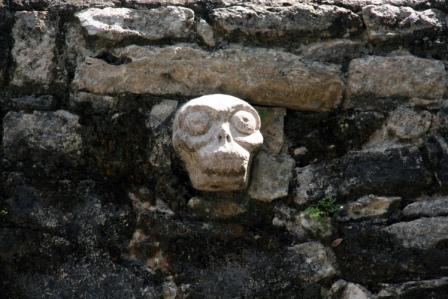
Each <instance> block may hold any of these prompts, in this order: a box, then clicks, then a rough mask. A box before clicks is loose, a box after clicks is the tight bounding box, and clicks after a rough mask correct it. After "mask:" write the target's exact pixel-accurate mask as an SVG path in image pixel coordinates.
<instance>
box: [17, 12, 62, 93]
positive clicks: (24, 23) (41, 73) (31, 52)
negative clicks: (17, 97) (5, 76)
mask: <svg viewBox="0 0 448 299" xmlns="http://www.w3.org/2000/svg"><path fill="white" fill-rule="evenodd" d="M12 34H13V38H14V47H13V48H12V57H13V59H14V62H15V65H16V67H15V69H14V73H13V74H12V81H11V84H13V85H17V86H24V85H27V84H34V85H37V84H41V85H43V86H44V87H48V86H49V85H50V83H51V81H52V79H53V70H54V67H55V65H54V61H53V59H54V54H55V53H54V51H55V45H56V41H55V35H56V28H55V25H54V23H53V20H52V19H51V17H50V15H49V14H48V12H45V11H39V12H38V11H23V12H16V14H15V24H14V27H13V31H12Z"/></svg>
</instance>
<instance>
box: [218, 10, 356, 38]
mask: <svg viewBox="0 0 448 299" xmlns="http://www.w3.org/2000/svg"><path fill="white" fill-rule="evenodd" d="M210 17H211V19H212V24H213V26H214V27H215V28H216V29H217V30H218V31H221V32H224V33H226V34H239V33H242V34H244V35H246V36H250V37H252V38H254V37H260V36H263V37H267V38H272V37H274V38H280V37H281V38H288V37H290V36H304V35H311V34H312V35H314V36H316V35H317V36H329V35H330V34H333V35H334V36H343V35H346V34H350V33H351V32H354V31H357V30H359V29H360V28H361V26H362V25H361V20H360V18H359V16H357V15H356V14H354V13H352V12H351V11H350V10H348V9H345V8H341V7H337V6H331V5H320V6H313V5H309V4H305V3H295V4H294V5H292V6H284V7H282V6H274V7H272V6H261V5H246V6H231V7H225V8H217V9H214V10H213V11H212V12H211V14H210Z"/></svg>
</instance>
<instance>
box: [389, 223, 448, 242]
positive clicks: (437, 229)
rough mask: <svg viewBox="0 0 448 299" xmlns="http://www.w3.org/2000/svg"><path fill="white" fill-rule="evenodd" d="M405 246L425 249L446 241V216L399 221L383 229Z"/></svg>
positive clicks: (447, 238)
mask: <svg viewBox="0 0 448 299" xmlns="http://www.w3.org/2000/svg"><path fill="white" fill-rule="evenodd" d="M384 231H385V232H387V233H389V234H391V235H392V236H393V237H395V238H396V239H397V240H398V241H399V242H400V244H401V245H402V246H403V247H405V248H414V249H421V250H427V249H430V248H436V247H437V245H438V244H441V245H442V244H443V242H447V241H448V234H447V231H448V218H447V217H433V218H421V219H417V220H414V221H409V222H399V223H395V224H392V225H390V226H388V227H386V228H385V229H384Z"/></svg>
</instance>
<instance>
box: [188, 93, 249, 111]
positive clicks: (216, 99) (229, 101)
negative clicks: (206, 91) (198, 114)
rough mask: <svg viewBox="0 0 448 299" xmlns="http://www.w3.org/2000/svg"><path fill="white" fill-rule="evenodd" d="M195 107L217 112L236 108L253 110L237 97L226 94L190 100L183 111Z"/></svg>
mask: <svg viewBox="0 0 448 299" xmlns="http://www.w3.org/2000/svg"><path fill="white" fill-rule="evenodd" d="M195 106H202V107H208V108H210V109H213V110H216V111H229V110H231V109H232V108H234V107H235V106H240V107H241V106H244V107H247V108H252V107H251V106H250V105H249V104H248V103H246V102H245V101H243V100H241V99H239V98H237V97H234V96H230V95H225V94H212V95H206V96H202V97H199V98H195V99H192V100H190V101H189V102H188V103H187V104H185V105H184V107H183V109H182V110H185V109H188V108H189V107H195Z"/></svg>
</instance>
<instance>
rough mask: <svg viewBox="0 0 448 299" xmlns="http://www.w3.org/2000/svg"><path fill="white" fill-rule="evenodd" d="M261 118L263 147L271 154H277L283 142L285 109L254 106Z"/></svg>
mask: <svg viewBox="0 0 448 299" xmlns="http://www.w3.org/2000/svg"><path fill="white" fill-rule="evenodd" d="M255 109H257V111H258V114H259V115H260V119H261V134H263V140H264V141H263V148H264V149H265V150H267V151H268V152H270V153H272V154H279V153H280V152H281V150H282V148H283V145H284V143H285V136H284V123H285V121H284V118H285V116H286V109H284V108H266V107H255Z"/></svg>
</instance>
